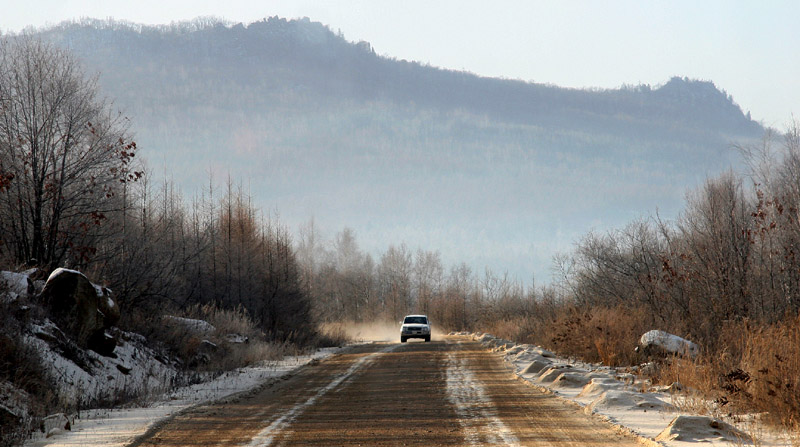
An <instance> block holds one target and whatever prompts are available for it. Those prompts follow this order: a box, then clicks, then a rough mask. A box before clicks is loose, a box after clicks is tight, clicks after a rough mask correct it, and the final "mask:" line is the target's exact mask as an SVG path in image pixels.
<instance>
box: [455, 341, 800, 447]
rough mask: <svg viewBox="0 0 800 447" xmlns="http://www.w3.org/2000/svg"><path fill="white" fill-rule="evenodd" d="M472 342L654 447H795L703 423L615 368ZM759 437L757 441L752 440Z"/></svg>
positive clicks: (761, 432)
mask: <svg viewBox="0 0 800 447" xmlns="http://www.w3.org/2000/svg"><path fill="white" fill-rule="evenodd" d="M451 335H460V336H469V337H472V339H473V340H477V341H479V342H480V343H481V344H482V345H484V346H485V347H487V348H488V349H492V350H494V351H497V352H499V353H502V354H503V355H504V360H505V361H506V363H507V364H509V366H511V367H512V368H513V370H514V373H515V374H516V375H517V376H518V377H519V378H521V379H522V380H524V381H526V382H528V383H529V384H531V385H533V386H535V387H537V388H540V389H542V390H545V391H546V392H550V393H553V394H555V395H557V396H560V397H562V398H565V399H567V400H570V401H573V402H575V403H577V404H578V405H580V406H581V407H583V409H584V412H586V413H587V414H596V415H599V416H600V417H602V418H604V419H606V420H608V421H609V422H610V423H612V424H614V425H616V426H618V427H620V428H621V429H623V430H625V431H629V432H631V433H633V434H635V435H636V436H638V437H639V438H640V440H641V441H642V442H643V443H645V444H649V445H658V446H667V447H687V446H695V445H697V443H698V442H702V443H703V444H704V445H708V446H730V445H754V444H755V445H759V446H765V447H771V446H785V445H794V444H791V440H790V439H789V437H788V436H789V435H786V434H778V433H772V432H769V431H768V430H766V429H764V428H763V427H755V426H754V425H753V424H750V425H749V426H744V424H740V425H743V426H740V427H734V426H731V425H729V424H727V423H725V422H723V421H718V420H715V419H713V418H708V417H697V416H696V415H690V414H687V413H685V412H682V411H680V410H679V409H678V406H679V405H675V404H676V403H677V402H679V399H680V397H678V396H677V395H673V394H670V393H669V391H668V390H665V391H660V392H652V391H651V392H642V390H643V389H647V388H649V386H648V384H647V383H646V382H642V381H641V380H639V379H638V378H637V377H636V376H634V375H632V374H628V373H618V371H617V370H616V369H615V368H611V367H607V366H602V365H594V364H587V363H580V362H575V361H570V360H567V359H563V358H559V357H557V356H555V355H554V354H553V353H551V352H549V351H547V350H545V349H543V348H541V347H538V346H533V345H524V344H516V343H513V342H510V341H508V340H502V339H498V338H495V337H494V336H492V335H490V334H482V333H478V334H472V333H464V332H462V333H457V334H451ZM754 431H755V432H757V433H755V435H756V437H757V439H756V440H755V442H753V441H752V438H750V436H752V435H753V432H754Z"/></svg>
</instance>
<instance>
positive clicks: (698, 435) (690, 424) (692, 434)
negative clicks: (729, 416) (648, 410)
mask: <svg viewBox="0 0 800 447" xmlns="http://www.w3.org/2000/svg"><path fill="white" fill-rule="evenodd" d="M710 439H713V440H717V441H722V442H725V443H731V444H733V445H737V444H752V443H753V438H752V437H751V436H750V435H748V434H746V433H744V432H743V431H741V430H739V429H737V428H736V427H734V426H732V425H730V424H728V423H726V422H723V421H720V420H718V419H714V418H711V417H708V416H678V417H676V418H675V419H673V420H672V422H670V423H669V425H668V426H667V428H665V429H664V431H663V432H661V433H660V434H659V435H658V436H657V437H656V441H686V442H703V441H708V440H710Z"/></svg>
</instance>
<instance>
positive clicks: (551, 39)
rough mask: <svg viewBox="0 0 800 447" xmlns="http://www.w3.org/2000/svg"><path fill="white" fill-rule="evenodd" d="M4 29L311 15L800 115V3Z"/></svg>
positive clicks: (536, 74)
mask: <svg viewBox="0 0 800 447" xmlns="http://www.w3.org/2000/svg"><path fill="white" fill-rule="evenodd" d="M2 2H3V3H5V5H4V6H3V7H2V8H1V9H2V14H0V29H2V30H3V31H4V32H8V31H19V30H21V29H23V28H25V27H27V26H31V25H32V26H37V27H38V26H43V25H47V24H56V23H58V22H61V21H62V20H67V19H76V18H80V17H94V18H108V17H113V18H115V19H122V20H128V21H132V22H137V23H146V24H159V23H169V22H172V21H180V20H187V19H192V18H194V17H197V16H216V17H221V18H224V19H227V20H232V21H236V22H240V21H241V22H245V23H249V22H252V21H255V20H259V19H261V18H264V17H268V16H273V15H278V16H281V17H287V18H294V17H306V16H307V17H309V18H311V19H312V20H314V21H319V22H322V23H324V24H327V25H329V26H330V27H331V28H332V29H334V30H341V31H342V32H343V33H344V35H345V37H346V38H347V39H349V40H354V41H357V40H367V41H369V42H371V43H372V45H373V47H374V48H375V50H376V51H377V52H378V53H379V54H384V55H388V56H392V57H396V58H398V59H409V60H416V61H420V62H424V63H430V64H431V65H434V66H440V67H447V68H453V69H459V70H460V69H463V70H468V71H471V72H473V73H477V74H481V75H486V76H499V77H505V78H514V79H523V80H528V81H535V82H544V83H550V84H555V85H559V86H566V87H619V86H620V85H622V84H639V83H646V84H651V85H654V86H655V85H658V84H661V83H664V82H666V81H667V80H668V79H669V78H670V77H671V76H674V75H679V76H688V77H691V78H698V79H704V80H712V81H714V82H715V83H716V84H717V86H718V87H720V88H722V89H725V90H726V91H727V92H728V93H730V94H731V95H733V97H734V100H735V101H736V102H737V103H738V104H739V105H741V107H742V109H743V110H744V111H750V112H751V113H752V116H753V118H754V119H757V120H760V121H763V122H764V124H766V125H770V126H775V127H779V128H783V127H784V126H785V125H786V124H787V123H788V122H789V121H790V120H791V117H792V113H793V112H794V113H797V114H798V118H800V107H798V104H800V28H798V26H797V23H798V22H797V20H798V17H800V2H798V1H796V0H786V1H769V0H765V1H751V0H747V1H733V0H726V1H709V0H703V1H697V0H690V1H683V0H680V1H675V0H670V1H652V0H630V1H599V0H597V1H565V0H553V1H534V0H513V1H496V0H494V1H488V0H487V1H472V0H435V1H430V0H423V1H419V0H403V1H397V0H391V1H383V0H351V1H305V0H292V1H274V0H273V1H270V0H224V1H220V0H214V1H208V0H137V1H127V0H126V1H123V0H114V1H108V0H84V1H78V0H32V1H12V0H2Z"/></svg>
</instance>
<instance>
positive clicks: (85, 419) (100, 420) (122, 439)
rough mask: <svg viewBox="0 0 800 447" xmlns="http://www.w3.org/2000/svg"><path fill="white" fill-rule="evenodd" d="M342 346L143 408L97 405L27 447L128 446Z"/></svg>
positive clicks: (232, 375) (237, 373) (234, 375)
mask: <svg viewBox="0 0 800 447" xmlns="http://www.w3.org/2000/svg"><path fill="white" fill-rule="evenodd" d="M338 350H339V348H325V349H320V350H318V351H316V352H315V353H313V354H310V355H303V356H295V357H287V358H285V359H283V360H281V361H273V362H263V363H261V364H259V365H256V366H250V367H247V368H240V369H237V370H234V371H229V372H227V373H225V374H223V375H221V376H219V377H217V378H216V379H214V380H212V381H209V382H204V383H199V384H196V385H191V386H187V387H183V388H179V389H178V390H176V391H174V392H171V393H168V394H166V395H163V396H162V398H161V399H160V400H159V401H157V402H156V403H154V404H152V405H149V406H147V407H143V408H125V409H97V410H87V411H82V412H81V413H80V415H79V416H80V417H79V418H75V419H74V423H73V424H72V427H71V430H69V431H66V430H62V431H53V432H51V433H50V436H49V437H48V438H43V439H42V438H40V439H33V440H30V441H28V442H26V443H25V446H27V447H40V446H51V447H62V446H63V447H67V446H69V447H73V446H85V447H93V446H97V447H99V446H104V447H111V446H120V447H122V446H125V445H127V444H129V443H130V442H132V441H133V440H134V439H135V438H136V437H138V436H141V435H142V434H144V433H145V432H146V431H147V430H148V429H149V428H150V427H151V426H153V424H155V423H157V422H158V421H161V420H163V419H165V418H168V417H170V416H172V415H174V414H176V413H178V412H180V411H182V410H185V409H187V408H189V407H192V406H195V405H201V404H204V403H210V402H213V401H215V400H218V399H222V398H224V397H227V396H230V395H233V394H236V393H239V392H243V391H247V390H250V389H253V388H255V387H257V386H259V385H261V384H262V383H264V382H265V381H266V380H268V379H272V378H276V377H280V376H283V375H286V374H288V373H290V372H291V371H293V370H295V369H297V368H299V367H301V366H303V365H305V364H307V363H309V362H311V361H312V360H321V359H324V358H327V357H329V356H331V355H333V354H334V353H336V352H337V351H338Z"/></svg>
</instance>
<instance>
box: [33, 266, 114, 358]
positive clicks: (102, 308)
mask: <svg viewBox="0 0 800 447" xmlns="http://www.w3.org/2000/svg"><path fill="white" fill-rule="evenodd" d="M39 298H40V300H41V301H42V303H43V304H44V305H45V307H47V308H48V309H49V310H50V314H51V316H52V319H53V320H54V322H55V323H56V324H57V325H58V327H59V328H61V330H63V331H64V332H65V333H66V334H67V335H69V336H70V338H72V339H73V340H74V341H75V342H76V343H77V345H78V346H80V347H83V348H89V349H92V350H93V351H95V352H97V353H99V354H103V355H108V354H110V353H111V352H113V350H114V347H115V346H116V341H115V339H114V338H113V337H111V336H110V335H108V333H107V330H108V329H110V328H111V327H112V326H113V325H115V324H116V323H117V322H118V321H119V317H120V314H119V308H118V307H117V306H116V304H115V303H114V300H113V299H112V298H111V291H110V290H108V289H107V288H105V287H101V286H97V285H95V284H93V283H92V282H91V281H89V279H88V278H87V277H86V276H85V275H84V274H83V273H81V272H78V271H75V270H67V269H62V268H59V269H56V270H54V271H53V273H51V274H50V277H48V278H47V282H46V283H45V286H44V289H43V290H42V293H41V294H39Z"/></svg>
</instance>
